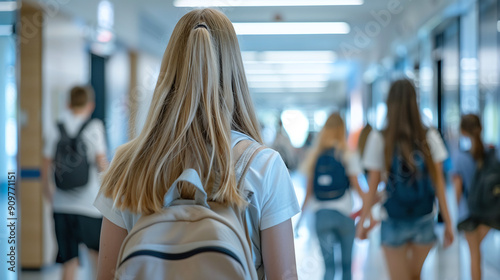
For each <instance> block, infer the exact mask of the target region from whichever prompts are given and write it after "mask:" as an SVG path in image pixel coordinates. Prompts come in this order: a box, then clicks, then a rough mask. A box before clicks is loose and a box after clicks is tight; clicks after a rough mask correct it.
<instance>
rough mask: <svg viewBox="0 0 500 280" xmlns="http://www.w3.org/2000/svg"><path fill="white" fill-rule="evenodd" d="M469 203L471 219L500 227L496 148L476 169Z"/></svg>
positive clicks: (498, 172)
mask: <svg viewBox="0 0 500 280" xmlns="http://www.w3.org/2000/svg"><path fill="white" fill-rule="evenodd" d="M467 204H468V206H469V215H470V218H471V219H473V220H475V221H477V222H479V223H482V224H485V225H488V226H490V227H493V228H496V229H500V161H499V160H498V158H497V156H496V151H495V149H490V150H489V151H488V152H487V153H486V155H485V157H484V161H483V165H482V166H481V168H478V169H477V170H476V174H475V175H474V183H473V184H472V186H471V188H470V192H469V194H468V198H467Z"/></svg>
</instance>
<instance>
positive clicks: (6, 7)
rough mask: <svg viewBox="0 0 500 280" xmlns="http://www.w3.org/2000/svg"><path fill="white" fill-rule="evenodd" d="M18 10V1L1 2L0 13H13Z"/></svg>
mask: <svg viewBox="0 0 500 280" xmlns="http://www.w3.org/2000/svg"><path fill="white" fill-rule="evenodd" d="M16 9H17V3H16V1H0V12H12V11H15V10H16Z"/></svg>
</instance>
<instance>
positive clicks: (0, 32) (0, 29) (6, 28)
mask: <svg viewBox="0 0 500 280" xmlns="http://www.w3.org/2000/svg"><path fill="white" fill-rule="evenodd" d="M10 35H12V25H0V36H10Z"/></svg>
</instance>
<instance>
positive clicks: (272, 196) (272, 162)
mask: <svg viewBox="0 0 500 280" xmlns="http://www.w3.org/2000/svg"><path fill="white" fill-rule="evenodd" d="M242 139H250V138H249V137H248V136H246V135H244V134H242V133H239V132H236V131H232V133H231V140H232V141H231V142H232V146H233V147H234V145H235V144H236V143H237V142H239V141H240V140H242ZM245 184H246V187H247V188H248V189H250V190H252V191H253V192H254V195H253V197H252V203H255V205H253V204H252V205H250V206H249V207H252V209H255V211H254V212H250V213H254V215H256V216H257V217H255V216H252V217H250V219H248V220H249V222H248V229H249V232H250V237H251V239H252V245H253V246H252V249H253V256H254V263H255V266H256V268H257V272H258V274H259V275H263V273H264V268H263V266H262V258H261V253H260V231H262V230H264V229H267V228H270V227H273V226H276V225H278V224H280V223H282V222H284V221H286V220H288V219H290V218H292V217H293V216H295V215H296V214H297V213H299V212H300V208H299V204H298V202H297V197H296V195H295V191H294V188H293V184H292V181H291V179H290V175H289V173H288V170H287V168H286V166H285V163H284V162H283V160H282V159H281V157H280V155H279V154H278V153H277V152H276V151H274V150H272V149H264V150H262V151H260V152H259V153H258V154H257V155H256V156H255V157H254V159H253V161H252V162H251V164H250V167H249V169H248V171H247V174H246V175H245ZM94 205H95V207H96V208H97V209H99V211H101V213H102V214H103V215H104V217H106V219H108V220H110V221H111V222H112V223H114V224H115V225H117V226H119V227H121V228H124V229H126V230H127V231H129V232H130V230H131V229H132V227H133V226H134V225H135V223H136V222H137V220H138V219H139V218H140V215H139V214H133V213H130V212H129V211H127V210H125V211H120V210H119V209H116V208H114V207H113V201H112V200H111V199H110V198H107V197H105V196H103V195H102V194H99V195H98V197H97V199H96V201H95V203H94ZM250 220H252V221H256V223H257V225H255V224H254V223H253V222H252V221H250ZM256 227H258V228H256Z"/></svg>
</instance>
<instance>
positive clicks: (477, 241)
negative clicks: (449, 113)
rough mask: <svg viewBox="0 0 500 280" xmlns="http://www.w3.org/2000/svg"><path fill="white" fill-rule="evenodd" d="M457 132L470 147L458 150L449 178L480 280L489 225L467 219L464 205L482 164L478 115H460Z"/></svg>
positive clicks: (475, 277) (473, 273) (476, 277)
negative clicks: (482, 244)
mask: <svg viewBox="0 0 500 280" xmlns="http://www.w3.org/2000/svg"><path fill="white" fill-rule="evenodd" d="M460 131H461V134H462V135H463V136H465V137H466V138H467V139H469V140H470V142H469V143H470V144H471V146H470V149H469V150H468V151H466V152H460V153H458V154H457V155H456V157H454V158H453V169H452V171H451V173H452V179H453V185H454V186H455V191H456V193H457V202H458V222H459V228H461V227H462V225H463V226H464V227H467V230H465V238H466V239H467V244H468V245H469V250H470V259H471V276H472V280H481V250H480V245H481V242H482V241H483V239H484V237H485V236H486V234H487V233H488V232H489V230H490V227H489V226H487V225H485V224H480V223H477V222H476V221H473V220H471V219H468V218H469V207H468V205H467V198H468V194H469V193H470V191H471V188H472V186H473V184H474V177H475V173H476V169H477V168H478V167H480V166H481V165H482V164H483V161H484V157H485V147H484V144H483V141H482V139H481V132H482V126H481V121H480V119H479V117H478V116H476V115H473V114H468V115H464V116H462V120H461V122H460Z"/></svg>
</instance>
